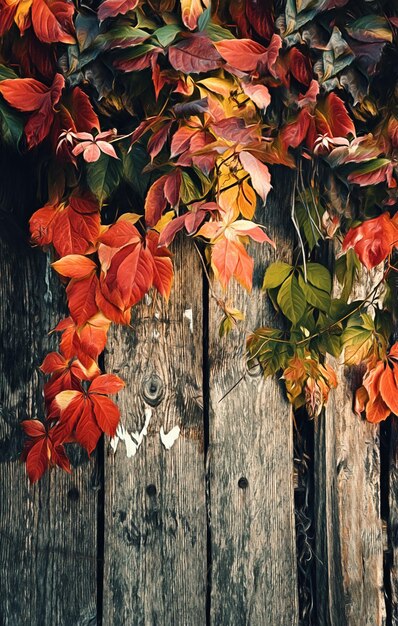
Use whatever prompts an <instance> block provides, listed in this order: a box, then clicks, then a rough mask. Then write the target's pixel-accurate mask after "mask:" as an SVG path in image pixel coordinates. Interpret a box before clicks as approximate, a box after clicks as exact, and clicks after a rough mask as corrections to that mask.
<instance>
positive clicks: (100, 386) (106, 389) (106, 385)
mask: <svg viewBox="0 0 398 626" xmlns="http://www.w3.org/2000/svg"><path fill="white" fill-rule="evenodd" d="M124 386H125V385H124V381H123V380H122V379H121V378H119V376H116V374H102V375H101V376H97V377H96V378H95V379H94V380H93V382H92V383H91V385H90V390H89V393H90V394H92V393H101V394H110V393H118V392H119V391H121V390H122V389H123V388H124Z"/></svg>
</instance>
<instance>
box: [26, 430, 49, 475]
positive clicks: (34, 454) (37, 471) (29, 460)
mask: <svg viewBox="0 0 398 626" xmlns="http://www.w3.org/2000/svg"><path fill="white" fill-rule="evenodd" d="M48 460H49V451H48V443H47V437H46V436H44V437H43V439H39V440H38V441H36V443H34V444H33V445H32V446H31V447H30V449H29V452H28V453H27V454H26V471H27V472H28V476H29V480H30V482H31V483H32V484H33V483H35V482H37V481H38V480H39V478H41V477H42V476H43V474H44V472H45V471H46V469H47V467H48Z"/></svg>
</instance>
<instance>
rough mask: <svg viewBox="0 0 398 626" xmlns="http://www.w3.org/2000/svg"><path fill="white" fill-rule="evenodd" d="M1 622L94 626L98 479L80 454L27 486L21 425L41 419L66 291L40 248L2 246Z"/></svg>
mask: <svg viewBox="0 0 398 626" xmlns="http://www.w3.org/2000/svg"><path fill="white" fill-rule="evenodd" d="M0 276H1V280H0V328H1V334H0V623H1V624H2V625H3V624H4V625H6V626H28V625H31V626H37V625H38V624H40V625H43V626H54V625H55V624H57V625H65V626H67V625H72V624H73V625H79V626H88V625H89V624H96V623H97V621H96V593H97V586H96V574H97V539H96V524H97V493H96V491H97V483H96V480H94V481H93V479H92V474H93V472H94V475H95V467H94V465H93V466H92V467H89V466H87V464H86V463H85V462H84V457H83V456H79V454H75V455H74V461H75V462H76V463H78V464H82V466H81V467H79V468H77V469H75V470H74V472H73V474H72V475H71V476H69V475H68V474H66V473H64V472H61V470H56V471H54V472H51V474H50V475H46V476H45V477H44V478H43V479H42V480H41V481H40V482H39V483H38V484H37V485H36V486H34V487H31V486H29V483H28V479H27V476H26V472H25V467H24V466H23V465H22V464H20V463H19V462H18V457H19V454H20V452H21V449H22V431H21V429H20V427H19V422H20V421H21V420H22V419H27V418H30V417H36V418H37V417H39V418H40V417H42V413H41V411H42V410H43V396H42V379H41V376H40V374H39V372H38V366H39V365H40V363H41V361H42V359H43V357H44V356H45V354H46V352H47V351H48V350H50V349H54V348H55V347H56V341H55V337H48V332H49V330H50V329H51V328H53V327H54V325H55V323H56V322H57V321H58V320H59V319H60V317H61V316H63V314H64V310H65V305H64V300H63V294H62V288H61V287H60V286H59V285H58V281H57V279H56V278H55V277H53V276H52V271H51V270H50V268H49V265H48V264H47V261H46V257H45V255H43V254H42V253H41V252H40V251H37V250H36V251H32V250H30V249H26V248H24V249H21V250H18V249H17V248H16V247H15V244H13V246H8V245H7V244H6V243H3V242H0Z"/></svg>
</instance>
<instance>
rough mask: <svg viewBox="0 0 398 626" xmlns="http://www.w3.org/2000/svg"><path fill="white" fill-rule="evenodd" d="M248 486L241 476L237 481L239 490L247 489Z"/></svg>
mask: <svg viewBox="0 0 398 626" xmlns="http://www.w3.org/2000/svg"><path fill="white" fill-rule="evenodd" d="M248 486H249V481H248V480H247V478H246V476H241V477H240V478H239V480H238V487H239V489H247V488H248Z"/></svg>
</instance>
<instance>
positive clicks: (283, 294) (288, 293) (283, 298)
mask: <svg viewBox="0 0 398 626" xmlns="http://www.w3.org/2000/svg"><path fill="white" fill-rule="evenodd" d="M277 302H278V304H279V307H280V309H281V311H282V313H283V314H284V315H285V316H286V317H287V318H288V319H289V320H290V321H291V322H292V323H293V324H297V323H298V322H299V321H300V319H301V318H302V317H303V315H304V313H305V309H306V300H305V297H304V294H303V292H302V290H301V289H300V287H299V284H298V281H297V278H296V277H295V276H294V275H293V274H291V275H290V276H289V277H288V278H287V279H286V280H285V282H284V283H283V284H282V287H281V288H280V290H279V293H278V297H277Z"/></svg>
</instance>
